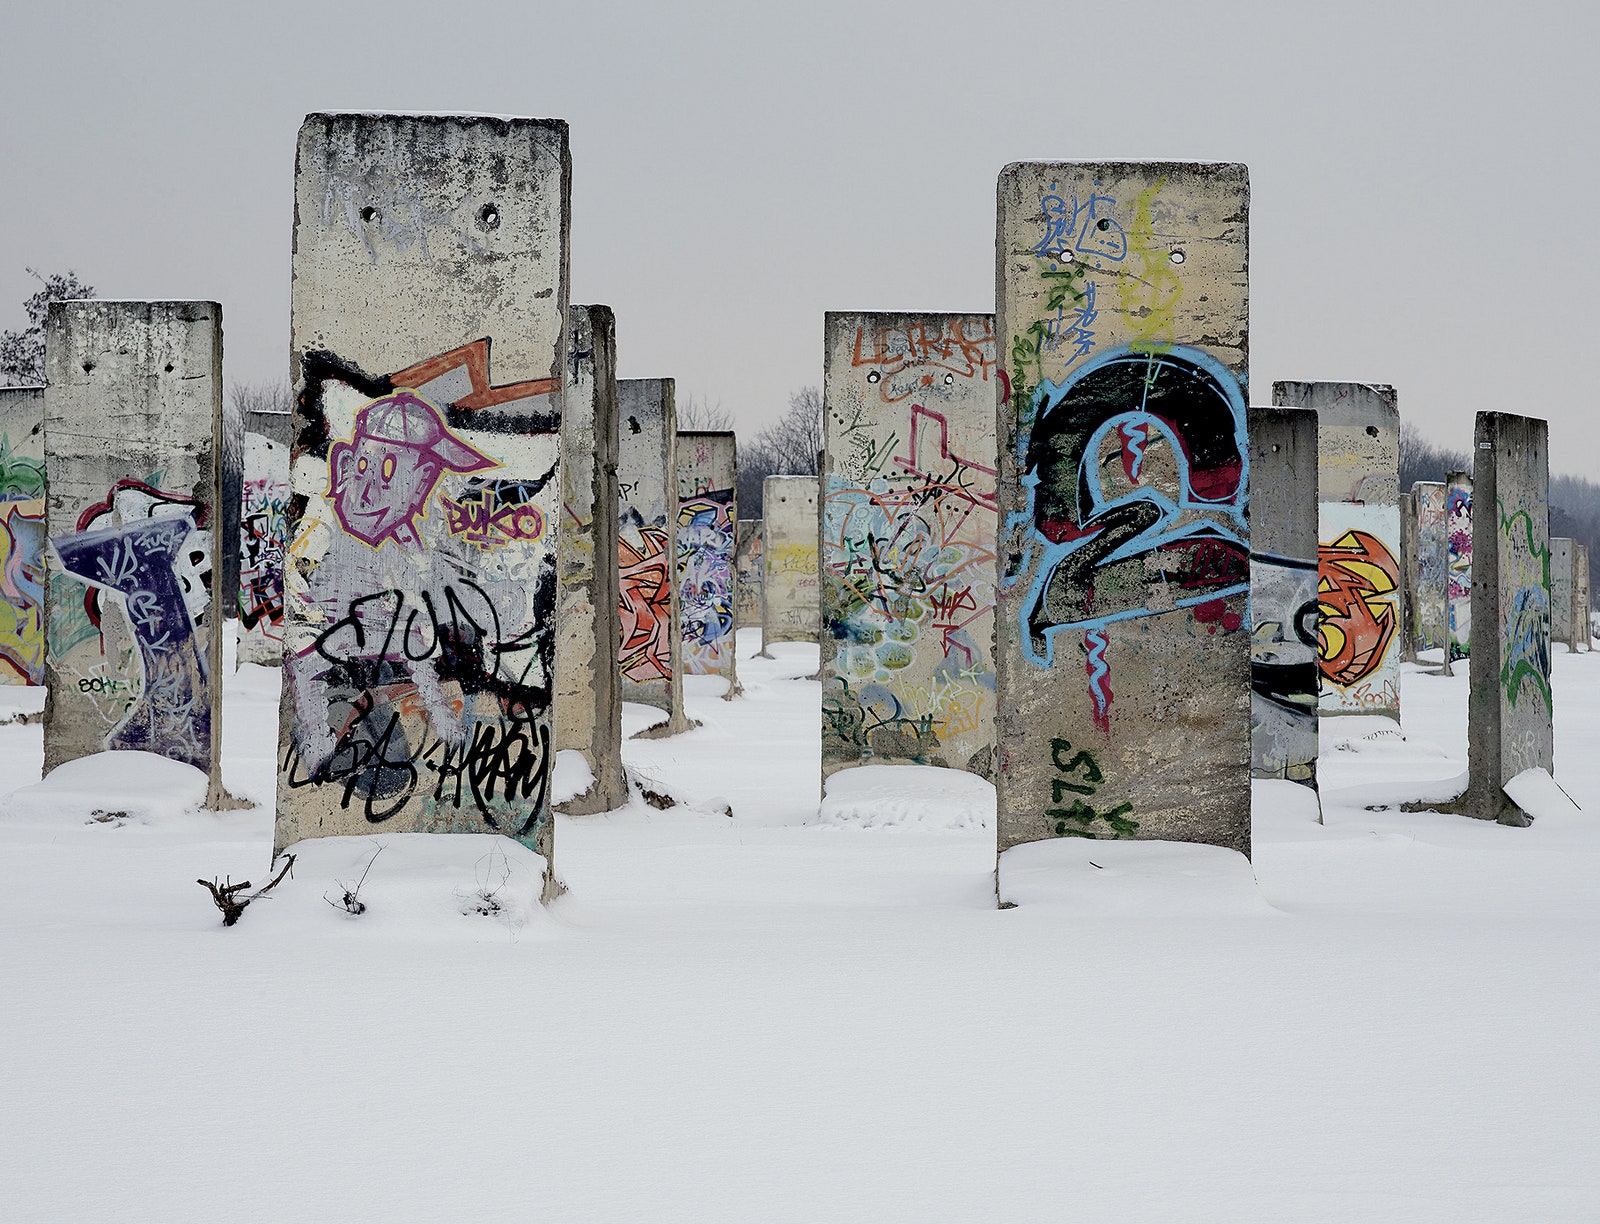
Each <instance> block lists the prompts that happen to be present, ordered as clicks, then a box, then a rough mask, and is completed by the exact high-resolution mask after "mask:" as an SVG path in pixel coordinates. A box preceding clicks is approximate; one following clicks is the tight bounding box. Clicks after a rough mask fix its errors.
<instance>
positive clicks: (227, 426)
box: [216, 396, 246, 662]
mask: <svg viewBox="0 0 1600 1224" xmlns="http://www.w3.org/2000/svg"><path fill="white" fill-rule="evenodd" d="M245 432H246V429H245V412H244V411H243V409H241V408H240V407H239V405H238V404H237V403H236V402H235V401H234V399H233V397H232V396H224V397H223V400H222V446H221V449H220V451H219V453H220V454H221V456H222V500H221V502H220V503H219V505H220V508H221V513H220V514H219V515H218V518H217V531H218V533H219V534H218V539H220V540H223V541H225V542H227V544H231V543H232V542H233V541H235V540H238V539H240V536H241V532H242V530H243V513H244V463H245V456H244V448H245ZM242 562H243V556H242V550H241V549H239V548H233V547H226V546H225V547H224V548H223V549H222V550H221V552H220V553H219V554H218V557H217V585H216V590H217V592H218V596H217V607H218V608H219V609H220V610H221V612H222V614H223V616H224V617H226V618H227V619H228V620H235V619H237V618H238V616H239V600H238V599H237V597H236V596H237V592H238V591H239V590H240V577H239V575H240V572H241V567H242ZM240 628H241V629H242V628H243V626H240ZM235 661H236V662H242V661H243V660H235Z"/></svg>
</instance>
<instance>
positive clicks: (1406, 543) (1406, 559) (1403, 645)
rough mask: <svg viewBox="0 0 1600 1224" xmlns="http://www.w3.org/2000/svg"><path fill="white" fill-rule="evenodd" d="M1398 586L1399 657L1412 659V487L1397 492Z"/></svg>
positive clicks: (1414, 512) (1415, 633) (1414, 550)
mask: <svg viewBox="0 0 1600 1224" xmlns="http://www.w3.org/2000/svg"><path fill="white" fill-rule="evenodd" d="M1399 505H1400V551H1399V553H1398V554H1397V555H1396V556H1397V560H1398V561H1399V563H1400V589H1399V590H1398V591H1397V592H1395V609H1396V613H1397V615H1398V618H1399V621H1400V628H1401V631H1400V634H1399V644H1400V661H1401V662H1402V663H1415V662H1416V661H1417V646H1418V644H1419V642H1420V641H1421V635H1420V633H1419V631H1418V627H1417V616H1418V612H1417V498H1416V491H1415V490H1413V491H1412V492H1410V493H1402V494H1400V502H1399Z"/></svg>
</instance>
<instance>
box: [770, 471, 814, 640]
mask: <svg viewBox="0 0 1600 1224" xmlns="http://www.w3.org/2000/svg"><path fill="white" fill-rule="evenodd" d="M761 502H762V507H763V513H764V515H765V517H764V518H763V519H762V520H761V521H762V523H763V524H764V529H765V536H766V547H765V554H764V556H763V558H762V560H763V563H764V566H765V568H764V569H763V570H762V575H761V598H762V614H761V623H762V625H763V626H764V629H763V631H762V638H761V641H762V648H763V649H765V648H766V646H768V645H770V644H771V643H773V642H815V641H816V640H817V627H818V623H819V617H820V614H821V599H820V592H821V587H822V582H821V577H820V575H819V574H818V571H817V511H818V500H817V478H816V477H815V476H768V477H767V478H766V480H764V481H762V483H761Z"/></svg>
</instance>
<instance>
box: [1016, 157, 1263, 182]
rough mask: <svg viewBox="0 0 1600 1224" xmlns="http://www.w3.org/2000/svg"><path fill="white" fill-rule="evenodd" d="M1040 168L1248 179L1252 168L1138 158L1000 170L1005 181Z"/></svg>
mask: <svg viewBox="0 0 1600 1224" xmlns="http://www.w3.org/2000/svg"><path fill="white" fill-rule="evenodd" d="M1040 167H1047V168H1049V169H1056V168H1057V167H1060V168H1062V169H1070V170H1085V169H1090V168H1094V169H1102V170H1149V169H1151V168H1154V167H1161V168H1170V169H1178V170H1195V171H1199V172H1201V173H1204V174H1216V175H1221V174H1225V173H1230V174H1231V173H1237V174H1243V175H1245V176H1246V177H1248V176H1249V174H1250V167H1249V165H1248V164H1246V163H1245V162H1231V161H1218V162H1203V161H1162V160H1160V159H1158V158H1147V159H1137V158H1136V159H1132V160H1121V161H1092V160H1079V161H1051V160H1049V159H1041V160H1038V161H1014V162H1007V163H1006V164H1005V165H1004V166H1002V167H1001V168H1000V178H1001V180H1002V181H1004V180H1005V179H1006V178H1008V177H1010V176H1012V175H1015V174H1021V173H1022V172H1024V171H1026V170H1033V169H1037V168H1040Z"/></svg>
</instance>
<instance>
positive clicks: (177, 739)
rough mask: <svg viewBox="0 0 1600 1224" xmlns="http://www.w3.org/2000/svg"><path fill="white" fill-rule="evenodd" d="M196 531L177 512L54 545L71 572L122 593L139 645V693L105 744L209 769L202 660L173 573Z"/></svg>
mask: <svg viewBox="0 0 1600 1224" xmlns="http://www.w3.org/2000/svg"><path fill="white" fill-rule="evenodd" d="M194 529H195V527H194V520H193V519H192V518H191V517H190V516H189V515H188V514H187V513H185V514H181V515H176V514H175V515H168V516H165V517H162V518H154V519H139V520H136V521H134V522H132V523H129V524H127V525H125V526H122V527H115V526H113V527H101V528H98V529H96V530H93V531H84V532H80V533H79V534H77V535H73V536H66V537H63V538H61V539H58V540H56V541H54V544H55V549H56V553H57V554H58V555H59V556H60V558H61V564H62V566H63V567H64V568H65V569H66V571H67V572H68V573H69V574H73V575H76V576H77V577H78V578H81V579H82V580H83V581H85V582H87V583H89V585H91V586H94V587H98V588H100V589H101V590H105V591H115V592H117V593H118V594H120V595H122V597H123V599H124V600H125V602H126V606H127V610H128V624H129V627H130V628H131V629H132V630H133V638H134V641H135V642H137V643H138V645H139V659H140V662H141V663H142V664H143V666H144V688H143V691H142V692H141V693H140V695H139V700H138V701H136V702H135V703H134V705H133V707H132V708H131V709H130V710H129V711H128V714H127V717H126V718H124V719H123V720H122V723H121V724H120V725H119V726H118V727H117V728H116V730H114V731H113V732H112V733H111V734H110V736H108V737H107V740H106V747H107V748H110V749H114V750H120V751H124V752H153V753H156V754H157V755H159V756H165V757H171V758H172V759H173V760H175V761H183V762H186V763H187V764H190V765H193V766H194V767H195V768H196V769H203V770H208V769H209V768H210V765H211V761H210V757H211V703H210V701H209V700H208V699H207V695H206V660H205V656H204V655H203V654H202V653H201V651H200V644H199V641H198V639H197V638H196V637H195V632H194V621H193V620H191V619H190V616H189V609H188V608H187V607H186V606H185V605H184V600H183V585H182V583H181V582H180V581H179V579H178V575H177V571H176V569H175V568H174V563H175V561H176V560H177V559H178V557H179V555H180V554H181V553H182V551H183V548H184V545H185V542H186V541H187V540H188V538H189V536H190V535H191V534H192V533H193V532H194Z"/></svg>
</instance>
